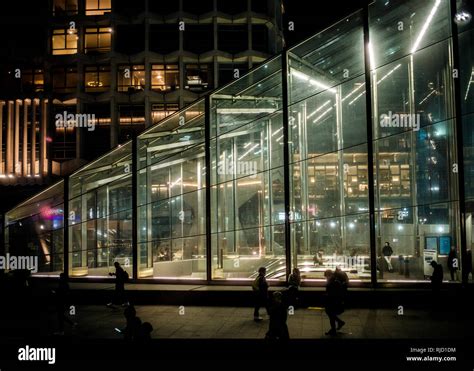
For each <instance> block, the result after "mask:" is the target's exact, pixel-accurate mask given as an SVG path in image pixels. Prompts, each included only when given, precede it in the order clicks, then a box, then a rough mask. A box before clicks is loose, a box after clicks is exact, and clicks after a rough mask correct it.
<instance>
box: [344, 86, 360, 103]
mask: <svg viewBox="0 0 474 371" xmlns="http://www.w3.org/2000/svg"><path fill="white" fill-rule="evenodd" d="M364 85H365V82H364V83H362V84H360V85H359V86H358V87H357V88H355V89H354V90H352V91H351V92H350V93H349V94H348V95H346V96H345V97H344V98H342V99H341V102H344V101H345V100H346V99H347V98H349V97H350V96H351V95H352V94H354V93H355V92H356V91H357V90H359V89H360V88H361V87H363V86H364Z"/></svg>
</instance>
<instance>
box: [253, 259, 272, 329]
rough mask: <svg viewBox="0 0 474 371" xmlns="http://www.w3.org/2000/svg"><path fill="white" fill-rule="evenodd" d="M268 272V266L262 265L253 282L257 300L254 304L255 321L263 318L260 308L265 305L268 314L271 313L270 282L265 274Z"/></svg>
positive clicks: (255, 299)
mask: <svg viewBox="0 0 474 371" xmlns="http://www.w3.org/2000/svg"><path fill="white" fill-rule="evenodd" d="M266 274H267V268H265V267H260V268H259V269H258V276H257V278H255V280H254V281H253V284H252V289H253V293H254V301H255V306H254V311H253V320H254V321H255V322H260V321H262V320H263V318H262V317H260V313H259V311H260V308H261V307H265V309H266V310H267V314H268V313H269V311H268V283H267V279H266V278H265V275H266Z"/></svg>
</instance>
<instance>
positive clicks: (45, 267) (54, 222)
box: [5, 181, 64, 275]
mask: <svg viewBox="0 0 474 371" xmlns="http://www.w3.org/2000/svg"><path fill="white" fill-rule="evenodd" d="M63 221H64V182H63V181H60V182H58V183H56V184H55V185H53V186H51V187H49V188H47V189H46V190H45V191H43V192H41V193H39V194H38V195H36V196H34V197H33V198H30V199H29V200H27V201H25V202H23V203H22V204H20V205H18V206H17V207H15V208H14V209H12V210H10V211H8V212H7V213H6V214H5V248H6V252H7V253H9V254H10V255H11V256H18V257H19V256H28V257H31V258H30V259H28V266H24V267H23V268H18V269H30V270H32V274H33V275H45V274H46V275H58V274H59V273H61V272H62V271H63V270H64V266H63V258H62V257H63V256H62V252H63V251H64V239H63V237H64V230H63Z"/></svg>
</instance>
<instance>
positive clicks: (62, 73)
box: [53, 66, 77, 93]
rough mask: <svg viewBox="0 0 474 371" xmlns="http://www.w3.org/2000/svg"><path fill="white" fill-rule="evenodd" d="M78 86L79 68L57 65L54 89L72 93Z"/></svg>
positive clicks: (54, 73)
mask: <svg viewBox="0 0 474 371" xmlns="http://www.w3.org/2000/svg"><path fill="white" fill-rule="evenodd" d="M76 87H77V68H76V67H74V66H70V67H57V68H54V69H53V91H54V92H57V93H71V92H74V91H75V90H76Z"/></svg>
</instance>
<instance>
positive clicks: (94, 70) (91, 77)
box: [84, 66, 110, 93]
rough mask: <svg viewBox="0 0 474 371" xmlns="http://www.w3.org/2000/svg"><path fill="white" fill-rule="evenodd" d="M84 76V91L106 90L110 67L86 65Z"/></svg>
mask: <svg viewBox="0 0 474 371" xmlns="http://www.w3.org/2000/svg"><path fill="white" fill-rule="evenodd" d="M84 78H85V81H84V85H85V91H86V93H95V92H103V91H107V90H108V89H109V88H110V67H109V66H87V67H86V73H85V75H84Z"/></svg>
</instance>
